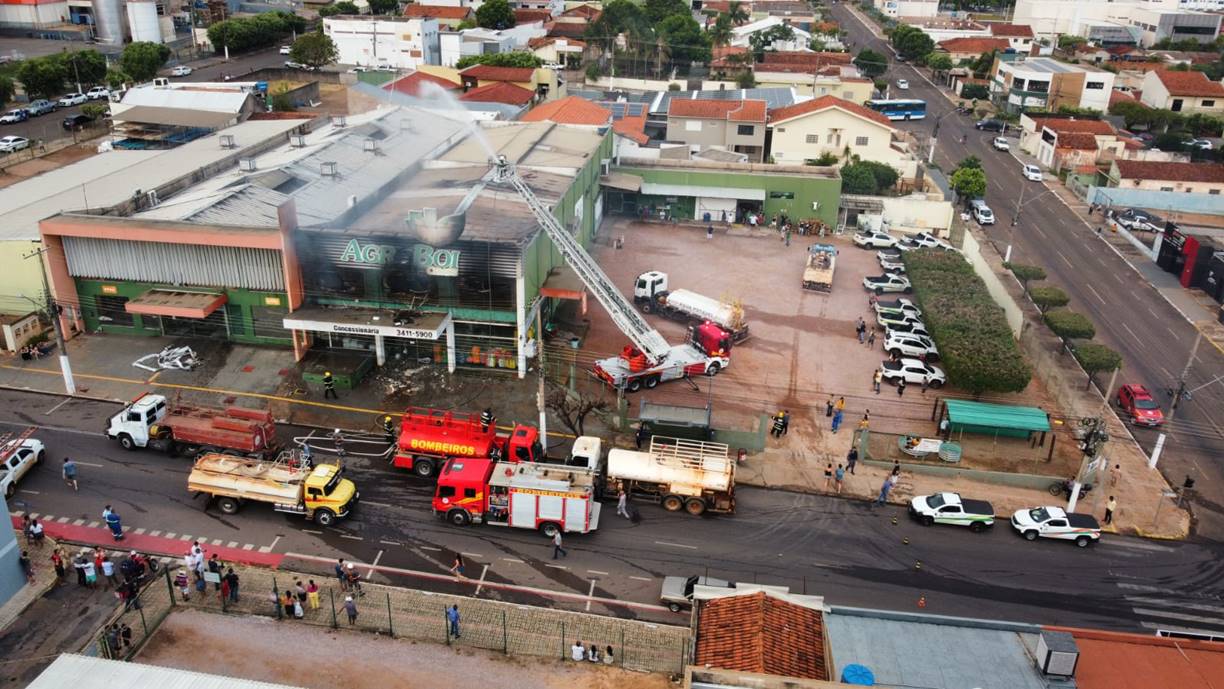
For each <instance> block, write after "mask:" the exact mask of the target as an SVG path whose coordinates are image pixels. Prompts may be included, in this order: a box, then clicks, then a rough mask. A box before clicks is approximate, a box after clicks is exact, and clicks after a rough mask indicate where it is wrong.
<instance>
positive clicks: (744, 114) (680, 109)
mask: <svg viewBox="0 0 1224 689" xmlns="http://www.w3.org/2000/svg"><path fill="white" fill-rule="evenodd" d="M765 115H766V105H765V101H763V100H693V99H682V98H673V99H671V102H670V103H669V104H668V106H667V116H668V117H695V118H699V119H703V120H723V119H725V120H728V121H730V122H764V121H765Z"/></svg>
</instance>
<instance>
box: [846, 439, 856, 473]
mask: <svg viewBox="0 0 1224 689" xmlns="http://www.w3.org/2000/svg"><path fill="white" fill-rule="evenodd" d="M855 464H858V448H857V447H855V446H854V445H851V446H850V451H849V452H847V453H846V470H847V471H849V472H850V475H851V476H853V475H854V465H855Z"/></svg>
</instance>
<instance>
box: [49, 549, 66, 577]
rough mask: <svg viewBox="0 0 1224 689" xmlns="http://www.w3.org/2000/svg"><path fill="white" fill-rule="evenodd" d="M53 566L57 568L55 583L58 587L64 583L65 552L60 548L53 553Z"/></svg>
mask: <svg viewBox="0 0 1224 689" xmlns="http://www.w3.org/2000/svg"><path fill="white" fill-rule="evenodd" d="M51 566H52V567H54V568H55V583H56V585H59V584H62V583H64V574H65V572H66V569H65V567H64V551H62V550H60V548H59V546H56V547H55V550H52V551H51Z"/></svg>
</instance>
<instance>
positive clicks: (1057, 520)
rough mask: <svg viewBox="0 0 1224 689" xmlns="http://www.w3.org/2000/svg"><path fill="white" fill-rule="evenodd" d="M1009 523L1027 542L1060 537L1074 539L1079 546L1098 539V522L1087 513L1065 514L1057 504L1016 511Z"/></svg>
mask: <svg viewBox="0 0 1224 689" xmlns="http://www.w3.org/2000/svg"><path fill="white" fill-rule="evenodd" d="M1011 525H1012V527H1013V528H1015V529H1016V531H1018V532H1020V535H1021V536H1024V539H1025V540H1027V541H1035V540H1037V538H1038V537H1041V538H1060V539H1062V540H1064V541H1075V545H1077V546H1079V547H1081V548H1087V547H1088V546H1090V545H1092V544H1093V543H1096V542H1097V541H1099V540H1101V525H1100V524H1098V523H1097V520H1096V517H1094V516H1092V515H1091V514H1079V513H1075V512H1072V513H1070V514H1068V513H1067V512H1066V511H1065V510H1063V509H1062V508H1061V507H1034V508H1032V509H1027V510H1016V513H1015V514H1013V515H1012V518H1011Z"/></svg>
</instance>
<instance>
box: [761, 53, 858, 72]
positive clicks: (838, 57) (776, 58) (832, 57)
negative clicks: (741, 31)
mask: <svg viewBox="0 0 1224 689" xmlns="http://www.w3.org/2000/svg"><path fill="white" fill-rule="evenodd" d="M853 59H854V56H853V55H851V54H850V53H804V52H799V51H791V50H784V51H777V52H768V53H765V59H764V60H763V62H771V63H774V64H780V65H803V66H805V67H811V68H812V69H819V68H820V67H824V66H826V65H848V64H850V61H851V60H853Z"/></svg>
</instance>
